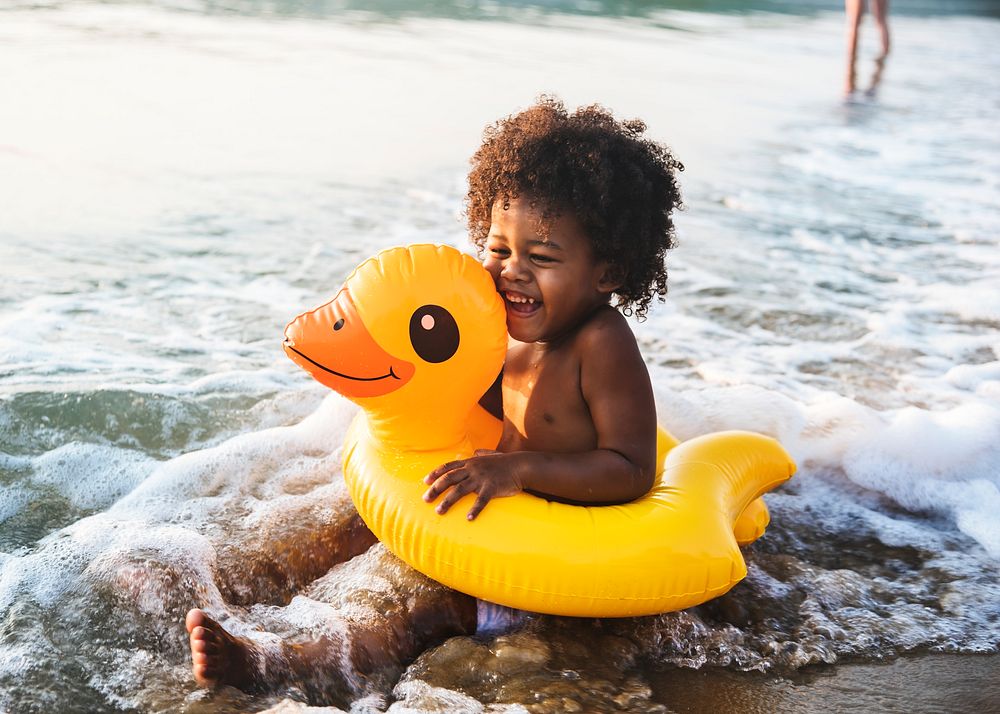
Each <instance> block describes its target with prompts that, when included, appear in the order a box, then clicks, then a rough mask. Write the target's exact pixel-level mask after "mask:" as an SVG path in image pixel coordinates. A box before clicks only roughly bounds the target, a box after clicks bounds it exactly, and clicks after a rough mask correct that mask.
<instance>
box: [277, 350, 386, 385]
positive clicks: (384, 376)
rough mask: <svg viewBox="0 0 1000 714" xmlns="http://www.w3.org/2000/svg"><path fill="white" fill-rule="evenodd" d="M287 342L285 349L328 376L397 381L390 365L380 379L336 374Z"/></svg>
mask: <svg viewBox="0 0 1000 714" xmlns="http://www.w3.org/2000/svg"><path fill="white" fill-rule="evenodd" d="M289 342H290V340H285V347H286V348H287V349H290V350H291V351H292V352H294V353H295V354H297V355H298V356H299V357H301V358H302V359H304V360H306V361H307V362H309V363H310V364H312V365H315V366H316V367H319V368H320V369H321V370H323V371H324V372H329V373H330V374H334V375H336V376H338V377H343V378H344V379H352V380H354V381H355V382H377V381H379V380H380V379H388V378H389V377H392V378H393V379H399V377H398V376H397V375H396V373H395V372H393V371H392V365H389V374H383V375H382V376H381V377H353V376H351V375H349V374H344V373H343V372H338V371H336V370H333V369H330V368H329V367H324V366H323V365H321V364H320V363H319V362H317V361H316V360H314V359H312V358H311V357H309V356H307V355H304V354H302V353H301V352H299V351H298V350H297V349H295V348H294V347H292V346H291V344H289Z"/></svg>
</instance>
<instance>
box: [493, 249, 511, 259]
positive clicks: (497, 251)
mask: <svg viewBox="0 0 1000 714" xmlns="http://www.w3.org/2000/svg"><path fill="white" fill-rule="evenodd" d="M489 251H490V255H495V256H497V257H498V258H502V257H503V256H505V255H507V254H508V253H510V251H509V250H507V249H506V248H490V249H489Z"/></svg>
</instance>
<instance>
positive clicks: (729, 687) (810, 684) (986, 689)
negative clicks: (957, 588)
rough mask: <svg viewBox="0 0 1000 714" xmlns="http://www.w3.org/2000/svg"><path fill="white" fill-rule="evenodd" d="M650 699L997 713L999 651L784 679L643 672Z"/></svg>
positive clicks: (761, 708) (723, 708) (788, 708)
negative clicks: (650, 694) (646, 676)
mask: <svg viewBox="0 0 1000 714" xmlns="http://www.w3.org/2000/svg"><path fill="white" fill-rule="evenodd" d="M649 682H650V684H651V685H652V687H653V696H652V699H653V700H654V701H656V702H658V703H661V704H664V705H666V706H667V707H668V708H669V709H670V710H671V711H675V712H678V713H685V714H686V713H691V714H694V713H695V712H730V711H734V712H735V711H739V712H743V713H744V714H757V713H758V712H759V713H760V714H765V713H768V714H769V713H770V712H776V711H781V712H786V713H789V712H820V711H823V712H843V711H864V712H880V713H882V714H886V713H892V712H900V713H903V712H905V713H907V714H935V713H937V712H942V713H943V712H949V713H950V712H995V711H1000V655H996V654H990V655H948V654H925V655H919V656H909V657H903V658H900V659H896V660H894V661H891V662H885V663H879V664H872V663H856V664H840V665H831V666H821V667H808V668H806V669H804V670H802V671H800V672H797V673H795V674H794V675H792V676H789V677H774V676H765V675H760V674H752V673H741V672H732V671H728V670H719V669H701V670H692V669H670V670H664V671H661V672H656V673H653V674H651V675H650V677H649Z"/></svg>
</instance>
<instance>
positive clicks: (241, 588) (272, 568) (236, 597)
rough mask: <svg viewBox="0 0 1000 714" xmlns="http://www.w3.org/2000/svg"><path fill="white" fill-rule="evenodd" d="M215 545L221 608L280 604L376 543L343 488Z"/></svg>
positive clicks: (233, 530) (234, 530)
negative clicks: (228, 605) (226, 604)
mask: <svg viewBox="0 0 1000 714" xmlns="http://www.w3.org/2000/svg"><path fill="white" fill-rule="evenodd" d="M221 539H222V540H223V542H222V543H218V544H217V545H216V550H217V553H218V563H217V566H216V571H217V574H218V582H219V585H220V589H221V590H222V594H223V597H224V598H225V600H226V602H228V603H231V604H233V605H241V606H247V607H248V606H250V605H253V604H257V603H265V604H271V605H278V604H285V603H287V602H288V601H289V600H291V599H292V596H293V595H295V594H296V593H298V592H300V591H301V590H302V589H303V588H305V587H306V586H307V585H308V584H309V583H311V582H313V581H314V580H315V579H316V578H318V577H320V576H321V575H323V574H324V573H326V572H328V571H329V570H330V568H332V567H333V566H334V565H336V564H338V563H342V562H344V561H346V560H349V559H351V558H353V557H354V556H356V555H358V554H360V553H364V552H365V551H366V550H368V548H370V547H371V546H372V545H373V544H374V543H375V542H376V539H375V536H374V535H372V533H371V531H369V530H368V527H367V526H365V524H364V522H363V521H362V520H361V517H360V516H358V513H357V511H356V510H355V508H354V504H353V503H351V498H350V496H349V495H348V493H347V489H346V488H343V487H342V488H339V489H337V490H327V491H325V492H324V493H323V494H322V498H321V499H317V500H316V501H315V502H314V503H312V504H306V505H305V506H303V505H302V504H301V503H299V504H296V506H295V510H286V511H282V510H280V509H279V508H278V507H275V508H274V509H273V510H272V511H271V512H269V513H268V514H266V516H265V517H262V518H258V519H257V520H255V521H254V522H253V523H252V524H249V525H247V526H246V527H244V528H240V527H239V526H236V527H232V526H230V527H229V528H227V529H226V531H225V532H224V533H223V534H222V535H221Z"/></svg>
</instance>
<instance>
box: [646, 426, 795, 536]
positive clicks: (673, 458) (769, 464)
mask: <svg viewBox="0 0 1000 714" xmlns="http://www.w3.org/2000/svg"><path fill="white" fill-rule="evenodd" d="M683 463H691V464H693V463H702V464H712V465H713V466H715V467H716V469H717V470H718V473H719V474H720V478H718V479H711V482H710V483H700V484H690V486H691V487H693V488H695V489H697V490H702V489H711V491H712V492H713V493H712V496H713V500H715V501H716V502H717V503H718V505H719V507H720V509H721V510H722V512H723V514H725V516H726V517H727V518H728V519H729V523H730V524H731V525H733V526H734V529H735V536H736V539H737V541H738V542H739V543H740V545H745V544H746V543H749V542H751V541H753V540H755V539H756V538H758V537H759V536H760V535H761V534H762V533H763V532H764V528H765V527H766V526H767V524H768V522H769V521H770V516H769V514H768V512H767V507H766V506H765V505H764V503H763V501H760V500H759V499H760V497H761V496H762V495H763V494H765V493H767V492H768V491H770V490H771V489H773V488H775V487H777V486H779V485H781V484H783V483H784V482H785V481H787V480H788V479H790V478H791V477H792V474H794V473H795V470H796V466H795V462H794V461H793V460H792V457H791V456H789V455H788V452H787V451H785V449H784V448H783V447H782V446H781V444H779V443H778V442H777V441H776V440H774V439H772V438H771V437H769V436H764V435H763V434H757V433H755V432H751V431H721V432H716V433H714V434H706V435H704V436H699V437H697V438H694V439H691V440H690V441H685V442H684V443H682V444H680V445H679V446H677V447H676V448H674V449H672V450H671V451H670V453H669V454H668V455H667V463H666V467H667V468H674V467H677V466H680V465H681V464H683Z"/></svg>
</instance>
